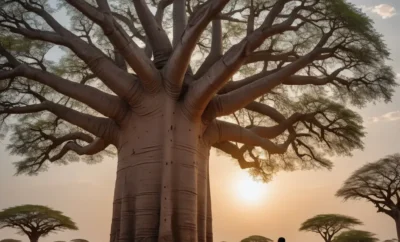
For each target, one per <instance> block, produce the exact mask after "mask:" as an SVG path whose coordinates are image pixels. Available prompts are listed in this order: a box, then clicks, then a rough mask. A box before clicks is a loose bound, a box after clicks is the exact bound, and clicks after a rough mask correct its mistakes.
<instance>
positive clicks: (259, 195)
mask: <svg viewBox="0 0 400 242" xmlns="http://www.w3.org/2000/svg"><path fill="white" fill-rule="evenodd" d="M236 188H237V194H238V196H239V197H240V199H242V200H244V201H246V202H252V203H253V202H258V201H261V200H262V199H263V198H264V196H265V194H266V191H267V185H266V184H264V183H261V182H257V181H254V180H253V179H252V178H251V177H250V176H249V175H247V174H246V175H243V176H241V177H240V178H239V179H238V180H237V184H236Z"/></svg>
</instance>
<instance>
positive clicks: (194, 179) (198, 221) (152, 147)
mask: <svg viewBox="0 0 400 242" xmlns="http://www.w3.org/2000/svg"><path fill="white" fill-rule="evenodd" d="M153 100H157V101H156V102H157V103H159V104H160V105H159V107H160V108H159V109H157V110H158V111H155V112H152V113H150V114H148V115H144V116H143V115H142V116H140V115H138V114H135V113H132V114H131V116H130V117H128V118H127V120H126V122H124V123H122V124H121V135H120V138H119V141H118V144H117V147H118V168H117V178H116V184H115V192H114V204H113V219H112V225H111V238H110V241H111V242H122V241H124V242H127V241H129V242H135V241H196V242H197V241H199V242H201V241H204V242H206V241H207V242H210V241H212V224H211V218H212V217H211V198H210V186H209V174H208V166H209V163H208V161H209V151H210V144H209V142H208V141H207V139H206V138H204V137H203V135H202V133H203V131H204V127H203V124H202V122H201V121H200V120H193V119H189V118H187V116H186V115H185V113H186V111H185V109H184V107H183V105H180V104H176V102H175V101H173V100H172V98H168V97H166V94H159V96H157V97H155V99H153Z"/></svg>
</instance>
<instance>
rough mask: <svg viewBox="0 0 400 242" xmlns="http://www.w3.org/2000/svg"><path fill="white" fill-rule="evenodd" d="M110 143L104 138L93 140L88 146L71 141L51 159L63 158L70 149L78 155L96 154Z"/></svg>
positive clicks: (52, 160)
mask: <svg viewBox="0 0 400 242" xmlns="http://www.w3.org/2000/svg"><path fill="white" fill-rule="evenodd" d="M108 145H109V143H108V142H106V141H105V140H104V139H96V140H93V141H92V142H90V143H89V144H88V145H86V146H80V145H78V144H77V143H76V142H73V141H70V142H68V143H67V144H65V145H64V146H63V148H62V149H61V151H60V152H59V153H58V154H56V155H54V156H53V157H51V158H50V161H51V162H54V161H56V160H59V159H61V158H62V157H63V156H64V155H65V154H67V153H68V152H69V151H73V152H75V153H77V154H78V155H94V154H97V153H99V152H101V151H103V150H104V149H106V148H107V146H108Z"/></svg>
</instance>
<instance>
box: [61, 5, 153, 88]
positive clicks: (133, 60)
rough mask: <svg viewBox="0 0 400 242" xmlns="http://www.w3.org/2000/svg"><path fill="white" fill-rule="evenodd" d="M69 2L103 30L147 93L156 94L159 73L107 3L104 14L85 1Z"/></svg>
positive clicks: (103, 9) (103, 8) (102, 8)
mask: <svg viewBox="0 0 400 242" xmlns="http://www.w3.org/2000/svg"><path fill="white" fill-rule="evenodd" d="M67 2H68V3H69V4H71V5H72V6H74V7H75V8H76V9H78V10H79V11H81V12H82V13H83V14H85V15H86V16H87V17H88V18H90V19H91V20H92V21H93V22H95V23H97V24H98V25H99V26H100V27H101V28H102V29H103V31H104V34H105V35H106V36H107V38H108V39H109V40H110V41H111V43H112V44H113V45H114V46H115V47H116V48H117V49H118V51H119V53H120V54H121V55H122V56H123V57H124V58H125V60H126V61H127V62H128V64H129V65H130V66H131V67H132V69H133V70H134V71H135V72H136V73H137V75H138V76H139V78H140V80H141V82H142V83H143V86H144V88H145V89H146V90H147V91H149V92H156V91H157V90H158V89H159V88H160V87H161V79H160V78H161V77H160V75H159V72H158V71H157V69H156V68H155V66H154V65H153V63H152V62H151V60H150V59H149V58H147V56H146V54H145V53H144V52H143V50H142V49H141V48H140V47H139V46H137V45H136V43H135V42H133V40H132V39H131V38H130V37H129V36H128V34H127V33H126V32H125V30H124V29H123V28H122V27H121V26H120V25H119V23H118V22H117V21H115V19H114V17H113V13H112V12H111V10H110V7H109V6H108V3H107V1H100V2H101V6H102V7H101V8H100V9H101V10H102V11H103V12H101V11H99V10H98V9H96V8H95V7H93V6H92V5H90V4H88V3H87V2H86V1H83V0H67Z"/></svg>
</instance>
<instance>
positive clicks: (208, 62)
mask: <svg viewBox="0 0 400 242" xmlns="http://www.w3.org/2000/svg"><path fill="white" fill-rule="evenodd" d="M221 57H222V23H221V20H220V19H214V20H213V21H212V35H211V50H210V53H209V54H208V56H207V57H206V59H205V60H204V62H203V63H202V64H201V66H200V67H199V69H198V70H197V72H196V74H195V76H194V78H195V79H198V78H199V77H201V76H203V75H204V73H205V72H206V71H207V70H208V69H209V68H210V67H211V66H212V65H214V63H215V62H216V61H218V60H219V59H220V58H221Z"/></svg>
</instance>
